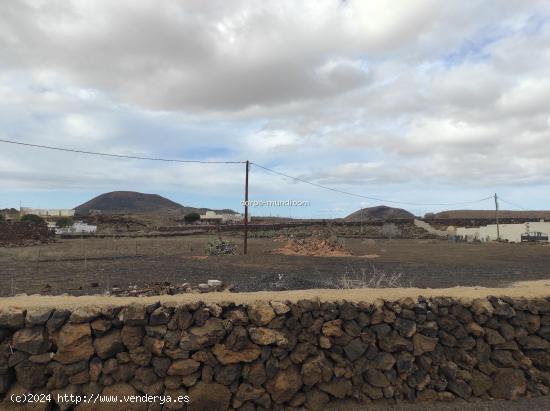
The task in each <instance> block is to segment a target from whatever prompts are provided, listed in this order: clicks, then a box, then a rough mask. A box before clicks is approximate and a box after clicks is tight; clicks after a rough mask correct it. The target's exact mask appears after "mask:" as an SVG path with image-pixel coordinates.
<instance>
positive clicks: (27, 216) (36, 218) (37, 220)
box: [21, 214, 44, 224]
mask: <svg viewBox="0 0 550 411" xmlns="http://www.w3.org/2000/svg"><path fill="white" fill-rule="evenodd" d="M21 221H29V222H31V223H35V224H42V223H44V219H43V218H42V217H40V216H38V215H36V214H25V215H24V216H23V217H21Z"/></svg>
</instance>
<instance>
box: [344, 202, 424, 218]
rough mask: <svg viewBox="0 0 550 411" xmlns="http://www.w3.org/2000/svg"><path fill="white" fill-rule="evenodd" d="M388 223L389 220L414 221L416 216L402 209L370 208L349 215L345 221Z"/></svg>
mask: <svg viewBox="0 0 550 411" xmlns="http://www.w3.org/2000/svg"><path fill="white" fill-rule="evenodd" d="M361 214H363V217H362V218H363V221H387V220H414V214H412V213H409V212H408V211H407V210H403V209H402V208H393V207H388V206H377V207H368V208H363V209H361V210H357V211H356V212H354V213H352V214H350V215H348V216H347V217H345V218H344V220H345V221H361Z"/></svg>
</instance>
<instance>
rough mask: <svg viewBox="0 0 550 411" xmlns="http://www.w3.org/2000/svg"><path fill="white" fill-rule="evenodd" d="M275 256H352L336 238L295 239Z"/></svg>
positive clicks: (275, 251)
mask: <svg viewBox="0 0 550 411" xmlns="http://www.w3.org/2000/svg"><path fill="white" fill-rule="evenodd" d="M273 253H275V254H284V255H305V256H319V257H337V256H349V255H352V254H351V252H349V251H348V250H347V249H346V248H345V247H344V245H343V244H342V242H341V241H339V240H338V239H337V238H335V237H329V238H322V237H313V236H312V237H307V238H295V239H291V240H290V241H288V243H287V244H286V245H285V246H284V247H281V248H277V249H275V250H273Z"/></svg>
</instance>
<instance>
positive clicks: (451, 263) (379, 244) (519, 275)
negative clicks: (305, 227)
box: [0, 236, 550, 296]
mask: <svg viewBox="0 0 550 411" xmlns="http://www.w3.org/2000/svg"><path fill="white" fill-rule="evenodd" d="M212 238H213V237H206V236H196V237H181V238H166V239H139V240H135V239H121V240H111V239H88V240H66V241H63V242H60V243H55V244H49V245H44V246H39V247H27V248H23V249H1V250H0V282H1V284H2V285H3V287H2V288H0V295H1V296H9V295H13V294H17V293H27V294H32V293H38V292H40V291H41V290H43V289H44V287H45V286H46V285H49V286H50V287H51V293H52V294H61V293H65V292H66V293H70V294H77V295H79V294H96V293H102V292H104V291H105V290H107V289H109V288H110V287H112V286H119V287H124V288H125V287H127V286H128V285H130V284H137V285H138V286H140V285H143V284H145V283H151V282H156V281H168V282H171V283H182V282H186V281H187V282H191V283H192V284H197V283H200V282H205V281H206V280H208V279H219V280H223V281H225V282H227V283H231V284H234V285H235V290H236V291H259V290H286V289H307V288H339V287H342V285H343V280H345V279H347V280H348V281H347V283H348V284H349V282H350V281H349V280H354V281H355V282H354V284H355V285H357V284H361V283H363V284H366V285H368V284H369V281H370V280H371V279H372V278H373V277H374V278H375V279H378V280H381V283H380V284H381V285H387V281H386V280H388V279H393V280H394V285H399V286H402V287H410V286H414V287H420V288H442V287H453V286H457V285H462V286H476V285H480V286H487V287H489V286H491V287H500V286H505V285H507V284H509V283H511V282H515V281H526V280H539V279H547V278H550V247H547V246H541V245H525V244H454V243H448V242H446V241H438V240H376V241H374V240H359V239H353V240H344V242H345V246H346V247H347V249H349V250H350V251H351V252H352V253H353V254H354V256H352V257H309V256H307V257H306V256H286V255H276V254H271V250H273V249H275V248H278V247H280V246H281V243H280V242H279V243H276V242H273V241H272V240H269V239H252V240H251V241H250V253H249V255H247V256H242V255H234V256H220V257H208V258H204V257H199V256H200V255H201V254H202V249H203V247H204V244H205V243H206V241H208V240H210V239H212ZM228 239H230V240H232V241H235V242H240V239H239V238H236V237H235V238H231V237H228ZM365 255H369V256H371V258H366V257H364V256H365ZM352 282H353V281H352Z"/></svg>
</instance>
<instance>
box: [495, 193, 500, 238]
mask: <svg viewBox="0 0 550 411" xmlns="http://www.w3.org/2000/svg"><path fill="white" fill-rule="evenodd" d="M495 219H496V220H497V241H500V225H499V222H498V196H497V193H495Z"/></svg>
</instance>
